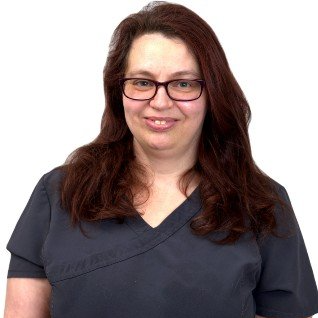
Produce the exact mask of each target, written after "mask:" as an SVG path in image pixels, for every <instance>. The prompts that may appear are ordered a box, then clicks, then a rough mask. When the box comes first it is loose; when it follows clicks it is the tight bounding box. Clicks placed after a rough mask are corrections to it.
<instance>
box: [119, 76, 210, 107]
mask: <svg viewBox="0 0 318 318" xmlns="http://www.w3.org/2000/svg"><path fill="white" fill-rule="evenodd" d="M119 82H120V86H121V89H122V91H123V93H124V95H125V96H126V97H127V98H130V99H133V100H140V101H142V100H149V99H152V98H154V97H155V96H156V94H157V91H158V87H159V86H164V88H165V89H166V92H167V95H168V96H169V97H170V98H171V99H172V100H175V101H182V102H188V101H192V100H195V99H198V98H199V97H200V96H201V94H202V91H203V87H204V84H205V81H204V80H200V79H195V80H188V79H174V80H171V81H167V82H157V81H154V80H149V79H145V78H122V79H120V80H119Z"/></svg>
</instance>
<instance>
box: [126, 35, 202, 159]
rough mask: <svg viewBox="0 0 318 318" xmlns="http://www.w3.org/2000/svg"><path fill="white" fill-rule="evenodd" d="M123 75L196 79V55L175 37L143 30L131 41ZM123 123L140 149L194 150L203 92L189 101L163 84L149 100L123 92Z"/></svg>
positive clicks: (200, 125) (200, 119) (170, 152)
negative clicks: (176, 97) (177, 98)
mask: <svg viewBox="0 0 318 318" xmlns="http://www.w3.org/2000/svg"><path fill="white" fill-rule="evenodd" d="M125 77H126V78H128V77H134V78H135V77H136V78H142V79H145V78H146V79H150V80H156V81H159V82H164V81H168V80H173V79H180V78H181V79H187V80H191V79H200V78H201V74H200V70H199V66H198V64H197V62H196V59H195V58H194V56H193V55H192V54H191V52H190V51H189V50H188V48H187V46H186V45H185V44H184V43H183V42H182V40H179V39H168V38H166V37H164V36H163V35H162V34H160V33H154V34H145V35H142V36H140V37H138V38H137V39H135V40H134V41H133V43H132V46H131V49H130V52H129V54H128V63H127V69H126V72H125ZM123 105H124V111H125V118H126V122H127V125H128V127H129V129H130V131H131V133H132V134H133V136H134V146H135V147H136V146H137V147H141V148H142V149H143V151H145V152H147V151H149V150H152V151H153V150H158V151H161V152H160V153H161V154H164V152H163V151H165V153H167V154H171V155H173V154H178V153H179V154H182V153H185V152H188V151H193V152H194V153H196V149H197V148H196V147H197V144H198V140H199V137H200V134H201V130H202V125H203V121H204V117H205V113H206V95H205V92H204V90H203V93H202V95H201V97H200V98H199V99H196V100H193V101H174V100H172V99H170V98H169V96H168V95H167V93H166V90H165V88H164V87H163V86H159V88H158V91H157V94H156V95H155V97H154V98H153V99H151V100H146V101H136V100H132V99H129V98H127V97H126V96H124V95H123Z"/></svg>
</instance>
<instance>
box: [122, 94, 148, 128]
mask: <svg viewBox="0 0 318 318" xmlns="http://www.w3.org/2000/svg"><path fill="white" fill-rule="evenodd" d="M123 106H124V113H125V119H126V123H127V125H128V126H130V128H132V127H131V126H132V123H133V122H134V121H136V120H137V119H138V118H139V117H141V115H142V112H143V110H144V108H145V106H144V103H143V102H140V101H133V100H131V99H128V98H123Z"/></svg>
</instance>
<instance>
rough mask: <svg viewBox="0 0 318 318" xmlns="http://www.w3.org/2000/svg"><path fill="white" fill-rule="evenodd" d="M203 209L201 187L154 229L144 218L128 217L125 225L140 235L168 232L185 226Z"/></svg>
mask: <svg viewBox="0 0 318 318" xmlns="http://www.w3.org/2000/svg"><path fill="white" fill-rule="evenodd" d="M200 208H201V200H200V191H199V185H198V186H197V187H196V188H195V189H194V190H193V191H192V192H191V194H190V195H189V196H188V198H186V199H185V200H184V201H183V202H181V203H180V205H179V206H177V207H176V208H175V209H174V210H173V211H172V212H171V213H170V214H169V215H168V216H167V217H166V218H164V219H163V220H162V221H161V223H160V224H158V225H157V226H155V227H152V226H151V225H150V224H149V223H148V222H146V221H145V219H143V218H142V216H141V215H140V214H139V213H138V215H136V216H133V217H126V218H125V223H126V224H127V225H128V226H129V227H130V228H132V229H133V230H134V232H136V233H137V234H138V235H140V234H142V233H144V232H148V231H151V232H166V231H168V230H169V229H171V228H172V227H176V226H183V225H184V224H185V223H186V222H187V221H189V220H190V219H191V218H192V217H193V216H194V214H196V213H197V212H198V210H200Z"/></svg>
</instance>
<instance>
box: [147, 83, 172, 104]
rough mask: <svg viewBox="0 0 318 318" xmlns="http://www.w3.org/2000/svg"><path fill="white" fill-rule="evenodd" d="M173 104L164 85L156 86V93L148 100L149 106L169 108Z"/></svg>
mask: <svg viewBox="0 0 318 318" xmlns="http://www.w3.org/2000/svg"><path fill="white" fill-rule="evenodd" d="M172 105H173V100H172V99H171V98H170V97H169V96H168V94H167V91H166V89H165V87H164V86H162V85H160V86H159V87H158V90H157V93H156V95H155V96H154V97H153V99H151V100H150V106H151V107H153V108H157V109H164V108H170V107H172Z"/></svg>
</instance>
